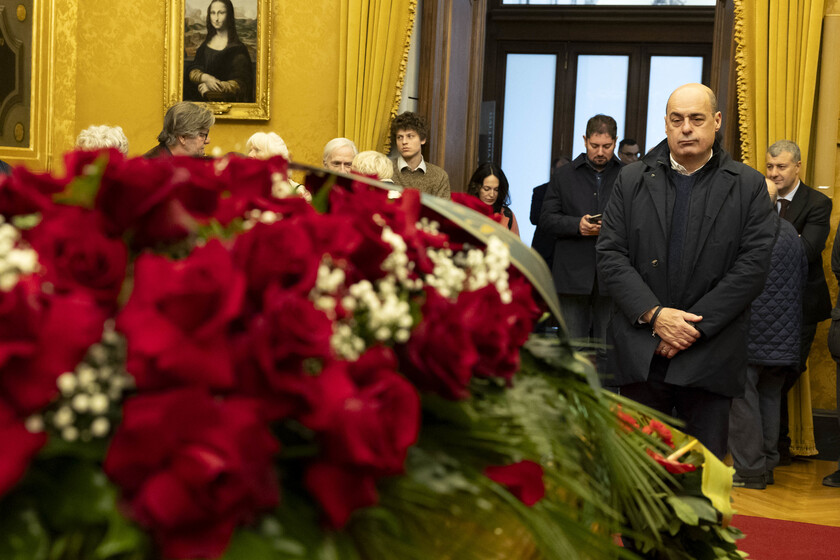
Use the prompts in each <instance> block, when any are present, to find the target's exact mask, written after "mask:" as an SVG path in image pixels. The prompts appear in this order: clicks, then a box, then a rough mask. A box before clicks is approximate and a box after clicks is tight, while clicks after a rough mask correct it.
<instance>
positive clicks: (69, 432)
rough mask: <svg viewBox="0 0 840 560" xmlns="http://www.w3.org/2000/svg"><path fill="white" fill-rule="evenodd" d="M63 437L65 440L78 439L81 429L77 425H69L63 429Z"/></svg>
mask: <svg viewBox="0 0 840 560" xmlns="http://www.w3.org/2000/svg"><path fill="white" fill-rule="evenodd" d="M61 439H63V440H64V441H71V442H72V441H76V440H77V439H79V429H78V428H76V426H67V427H66V428H64V429H62V430H61Z"/></svg>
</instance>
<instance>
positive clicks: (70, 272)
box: [26, 206, 128, 305]
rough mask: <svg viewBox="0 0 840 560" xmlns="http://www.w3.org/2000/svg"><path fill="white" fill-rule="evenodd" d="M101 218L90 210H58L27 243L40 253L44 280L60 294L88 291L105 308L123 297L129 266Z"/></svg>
mask: <svg viewBox="0 0 840 560" xmlns="http://www.w3.org/2000/svg"><path fill="white" fill-rule="evenodd" d="M100 220H101V216H100V215H99V214H98V213H96V212H92V211H89V210H84V209H82V208H78V207H70V206H55V207H54V208H53V209H52V210H51V211H49V212H47V213H45V214H44V216H43V219H42V220H41V223H39V224H38V225H37V226H36V227H35V228H34V229H32V230H31V231H29V232H28V233H27V235H26V239H27V240H28V241H29V243H30V244H31V245H32V247H33V248H34V249H35V250H36V251H37V252H38V261H39V263H40V265H41V268H42V269H43V270H44V271H45V274H44V277H45V280H46V281H48V282H51V283H52V284H53V285H54V286H55V288H56V290H57V291H59V292H62V293H63V292H68V291H72V290H75V289H82V290H87V291H89V292H90V293H91V294H92V295H93V297H94V298H95V299H96V300H97V301H98V302H100V303H102V304H104V305H113V304H114V303H115V302H116V299H117V296H118V295H119V293H120V288H121V287H122V283H123V279H124V278H125V271H126V265H127V263H128V250H127V249H126V247H125V244H124V243H123V242H122V241H121V240H117V239H110V238H108V237H106V236H105V234H104V233H103V231H102V229H101V228H100Z"/></svg>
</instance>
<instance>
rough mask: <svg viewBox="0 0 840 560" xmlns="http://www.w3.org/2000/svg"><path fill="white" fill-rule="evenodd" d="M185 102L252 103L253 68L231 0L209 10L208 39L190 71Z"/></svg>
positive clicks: (217, 2)
mask: <svg viewBox="0 0 840 560" xmlns="http://www.w3.org/2000/svg"><path fill="white" fill-rule="evenodd" d="M187 76H188V80H187V84H186V85H185V87H184V100H187V101H226V102H238V103H253V102H254V101H256V99H255V96H254V68H253V66H252V65H251V55H250V54H248V48H247V47H246V46H245V45H243V44H242V42H241V41H240V40H239V34H238V33H237V32H236V18H235V16H234V13H233V4H232V3H231V1H230V0H212V2H210V5H209V6H207V36H206V37H205V38H204V42H202V43H201V46H199V47H198V50H196V51H195V59H194V60H193V62H192V64H191V65H190V66H189V67H188V68H187Z"/></svg>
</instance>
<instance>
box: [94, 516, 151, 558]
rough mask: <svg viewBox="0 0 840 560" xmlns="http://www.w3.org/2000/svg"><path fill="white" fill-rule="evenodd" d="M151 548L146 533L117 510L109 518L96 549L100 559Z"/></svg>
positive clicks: (95, 553) (96, 555)
mask: <svg viewBox="0 0 840 560" xmlns="http://www.w3.org/2000/svg"><path fill="white" fill-rule="evenodd" d="M148 548H149V541H148V537H147V536H146V534H145V533H144V532H143V530H141V529H140V528H139V527H137V526H136V525H134V524H133V523H131V522H130V521H128V520H127V519H126V518H125V517H123V516H122V515H120V513H119V512H117V511H116V510H115V511H114V512H113V513H112V515H111V516H110V517H109V518H108V530H107V531H106V532H105V536H104V537H103V538H102V540H101V541H100V543H99V545H98V546H97V547H96V549H95V550H94V555H95V557H96V558H97V559H99V560H106V559H107V558H112V557H114V556H118V555H120V554H127V553H130V552H137V551H142V550H146V549H148Z"/></svg>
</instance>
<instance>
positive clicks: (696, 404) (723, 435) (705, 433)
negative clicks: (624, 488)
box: [621, 356, 732, 459]
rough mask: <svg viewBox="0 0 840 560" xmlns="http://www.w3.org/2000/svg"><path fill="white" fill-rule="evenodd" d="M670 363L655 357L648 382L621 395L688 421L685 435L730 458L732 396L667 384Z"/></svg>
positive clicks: (716, 453)
mask: <svg viewBox="0 0 840 560" xmlns="http://www.w3.org/2000/svg"><path fill="white" fill-rule="evenodd" d="M669 363H670V361H669V360H668V359H667V358H663V357H662V356H654V358H653V362H652V363H651V366H650V375H649V376H648V380H647V381H645V382H642V383H631V384H630V385H624V386H622V387H621V394H622V395H624V396H626V397H627V398H630V399H633V400H634V401H636V402H638V403H641V404H643V405H646V406H649V407H651V408H653V409H655V410H658V411H659V412H662V413H664V414H668V415H674V416H676V417H677V418H679V419H680V420H682V421H683V422H685V428H684V431H685V433H687V434H689V435H692V436H694V437H696V438H697V439H699V440H700V443H702V444H703V445H705V446H706V448H707V449H708V450H709V451H711V452H712V453H714V454H715V455H716V456H717V457H719V458H720V459H723V457H724V456H725V455H726V446H727V439H728V438H729V407H730V405H731V404H732V398H731V397H725V396H723V395H718V394H716V393H712V392H710V391H706V390H705V389H698V388H696V387H680V386H678V385H672V384H670V383H665V374H666V373H667V371H668V364H669Z"/></svg>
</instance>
